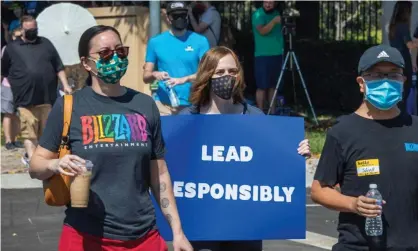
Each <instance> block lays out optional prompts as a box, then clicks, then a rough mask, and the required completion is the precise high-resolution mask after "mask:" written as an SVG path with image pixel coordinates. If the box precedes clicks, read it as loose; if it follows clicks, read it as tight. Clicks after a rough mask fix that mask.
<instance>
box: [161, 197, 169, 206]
mask: <svg viewBox="0 0 418 251" xmlns="http://www.w3.org/2000/svg"><path fill="white" fill-rule="evenodd" d="M169 205H170V201H169V200H168V199H167V198H163V199H162V200H161V206H162V207H163V208H167V207H168V206H169Z"/></svg>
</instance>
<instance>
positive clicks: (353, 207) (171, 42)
mask: <svg viewBox="0 0 418 251" xmlns="http://www.w3.org/2000/svg"><path fill="white" fill-rule="evenodd" d="M275 5H276V3H275V2H274V1H267V0H266V1H264V2H263V5H262V7H260V8H259V9H258V10H256V11H255V12H254V14H253V18H252V20H253V29H254V39H255V54H254V57H255V61H256V64H255V69H254V71H255V72H256V76H257V78H256V85H257V93H256V103H257V107H255V106H252V105H250V104H248V103H247V102H246V100H245V98H244V90H245V83H244V77H243V70H242V66H241V65H240V62H239V60H238V56H237V55H236V54H235V53H234V51H233V50H231V49H230V48H228V47H225V46H220V44H221V40H222V33H223V32H222V25H221V18H220V15H219V13H218V11H217V10H216V8H214V7H213V6H212V5H211V4H210V2H208V1H197V2H193V3H192V4H190V5H188V4H186V3H185V2H182V1H173V2H169V3H168V4H167V6H166V14H167V15H166V16H167V22H168V24H169V26H170V28H169V30H167V31H165V32H163V33H161V34H158V35H156V36H154V37H152V38H151V39H150V40H149V42H148V45H147V51H146V56H145V64H144V66H143V68H144V73H143V80H144V82H145V83H147V84H149V85H150V87H151V90H152V95H151V96H148V95H145V94H142V93H139V92H137V91H134V90H132V89H129V88H126V87H124V86H122V85H121V84H120V80H121V79H122V78H123V76H124V75H125V73H126V71H127V69H128V67H129V59H130V58H129V45H126V44H123V42H122V40H121V36H120V34H119V32H118V30H116V29H115V28H113V27H110V26H104V25H97V26H94V27H91V28H89V29H88V30H86V31H85V32H84V33H83V35H82V36H81V38H80V41H79V44H78V53H79V57H80V61H81V64H80V67H82V68H83V70H85V71H86V74H88V79H87V82H86V84H85V86H83V87H82V88H80V89H79V90H73V89H72V87H71V86H70V85H69V84H68V80H67V74H66V71H65V69H64V65H63V64H62V62H61V59H60V57H59V54H58V52H57V51H56V49H55V48H54V46H53V45H52V43H51V42H50V41H49V40H48V39H46V38H44V37H40V36H38V34H37V23H36V20H35V18H34V17H33V16H29V15H21V12H19V11H16V12H15V15H16V16H18V14H19V19H18V20H19V21H18V25H17V26H16V27H15V26H14V25H11V26H12V30H10V24H9V27H4V28H7V30H9V31H10V36H9V37H8V38H7V40H8V44H7V45H6V46H5V47H3V48H2V72H1V74H2V88H1V91H2V115H3V121H4V122H3V125H4V126H3V127H4V132H5V138H6V145H5V146H6V149H9V150H11V149H13V148H17V147H23V146H24V147H25V149H26V154H25V156H23V158H22V160H23V161H24V163H25V164H26V165H27V166H28V167H29V173H30V175H31V177H32V178H36V179H39V180H46V179H49V178H50V177H51V176H53V175H54V174H57V173H61V174H65V175H70V176H74V175H78V174H79V173H80V172H81V171H82V167H83V165H84V164H85V163H86V160H89V161H91V162H93V163H94V166H95V167H98V168H94V169H93V174H92V181H91V187H90V189H91V193H90V199H89V205H88V207H87V208H82V209H80V208H72V207H71V206H68V209H67V210H66V212H65V213H66V216H65V220H64V226H63V230H62V234H61V239H60V244H59V250H60V251H66V250H68V251H69V250H79V251H82V250H89V251H90V250H92V251H95V250H118V249H116V247H122V248H124V250H149V251H154V250H155V251H163V250H167V246H166V244H165V242H164V240H163V239H162V237H161V236H160V234H159V232H158V230H157V227H156V218H155V208H154V206H153V204H152V200H151V197H150V193H149V190H150V189H151V191H152V194H153V195H154V196H155V198H156V200H157V202H158V204H159V206H160V210H161V211H162V212H163V214H164V216H165V218H166V220H167V221H168V222H169V224H170V226H171V228H172V231H173V246H174V248H175V251H180V250H183V251H189V250H212V251H223V250H228V251H230V250H233V251H234V250H237V251H238V250H240V251H247V250H248V251H253V250H254V251H261V250H262V241H210V242H189V241H188V239H187V237H186V236H185V234H184V232H183V230H182V226H181V220H180V217H179V214H178V211H177V206H176V203H175V198H174V195H173V188H172V183H171V179H170V174H169V171H168V170H169V169H168V167H167V163H166V161H165V159H164V154H165V151H166V149H165V143H164V139H163V137H162V132H161V119H160V116H167V115H171V116H173V115H178V116H184V115H193V114H205V115H210V114H218V115H219V114H242V115H254V116H256V115H258V116H262V115H264V111H265V108H266V107H265V105H266V103H267V102H268V101H269V100H271V98H272V94H273V91H274V87H275V85H276V83H277V80H278V75H279V72H278V71H279V70H278V69H280V68H281V67H278V66H280V64H281V62H282V60H283V58H282V55H283V47H284V46H283V45H284V39H283V34H282V24H281V22H282V20H281V17H280V13H279V12H278V11H277V10H276V8H275V7H276V6H275ZM26 14H27V13H26ZM410 16H411V4H408V3H404V2H398V3H397V4H396V6H395V10H394V14H393V18H392V22H391V28H390V39H391V45H392V46H393V47H391V46H387V45H379V46H374V47H372V48H370V49H368V50H367V51H365V52H364V54H363V56H362V57H361V58H360V61H359V65H358V77H357V78H356V79H355V81H357V83H358V84H359V90H360V92H362V93H363V94H364V101H363V103H362V104H361V106H360V107H359V108H358V110H357V111H355V112H354V113H353V114H350V115H347V116H343V117H341V118H339V120H338V123H337V124H336V125H335V126H333V127H332V128H330V129H329V130H328V133H327V138H326V142H325V146H324V149H323V152H322V155H321V158H320V161H319V165H318V168H317V171H316V174H315V181H314V182H313V184H312V198H313V200H314V201H316V202H318V203H320V204H321V205H324V206H325V207H328V208H331V209H334V210H337V211H340V212H341V213H340V217H339V223H338V224H339V226H338V231H339V233H340V236H339V241H338V243H337V244H336V245H335V247H334V249H333V250H369V248H370V247H372V248H371V249H370V250H405V251H407V250H418V242H417V240H418V239H417V238H416V236H418V218H417V212H418V206H417V205H418V183H417V182H416V180H418V169H417V163H418V133H417V132H418V118H417V117H415V116H411V115H409V114H408V113H407V112H406V111H405V109H406V108H405V105H404V102H403V101H404V100H405V99H406V98H407V96H406V95H408V93H409V89H410V88H411V79H412V72H414V71H415V72H416V58H413V57H414V56H415V57H416V54H412V55H413V56H412V57H411V53H410V50H413V51H415V53H416V48H417V47H418V40H413V39H412V38H411V37H410V35H409V34H410V33H409V26H408V24H410V19H411V18H410ZM417 33H418V32H417ZM416 35H417V36H418V34H416ZM131 60H132V59H131ZM414 62H415V63H414ZM58 79H59V80H60V81H61V83H62V84H63V90H64V91H65V92H66V93H67V94H71V95H72V96H73V98H74V103H73V109H72V120H71V124H70V130H69V136H68V138H66V140H68V144H69V145H70V146H71V154H70V155H66V156H65V157H63V158H61V159H59V158H58V150H59V148H60V145H61V144H62V143H63V139H62V131H63V123H64V122H63V119H62V118H63V116H64V103H63V98H62V97H57V91H56V90H57V83H58ZM353 81H354V80H353ZM112 121H116V122H115V123H113V122H112ZM214 130H216V129H215V128H214ZM18 134H21V138H22V139H23V140H24V141H23V143H21V142H19V141H16V138H17V135H18ZM126 142H129V143H130V144H127V146H124V147H123V148H118V147H117V143H126ZM295 150H296V151H297V152H298V154H300V155H302V156H305V157H309V156H310V154H311V152H310V146H309V141H308V140H303V141H302V142H300V145H299V147H298V149H295ZM369 160H371V161H370V162H371V163H373V165H370V166H366V167H367V168H369V169H368V170H369V171H367V170H366V171H364V170H363V169H364V166H359V161H360V162H361V161H363V162H364V161H366V162H367V161H369ZM376 163H377V164H376ZM370 170H371V171H370ZM373 182H374V183H377V184H379V190H381V192H382V195H383V198H384V200H385V201H384V203H383V204H382V205H380V204H379V202H378V201H376V200H373V199H369V198H366V197H365V196H364V195H365V193H366V192H367V190H368V186H369V184H370V183H373ZM337 186H338V187H339V188H340V190H341V191H340V192H339V191H337V190H336V189H335V187H337ZM122 205H123V206H122ZM379 214H382V215H383V219H384V222H385V232H384V236H383V237H384V238H385V240H384V241H382V242H377V244H376V243H372V241H371V240H369V238H368V237H367V236H366V234H365V232H364V222H365V218H366V217H375V216H376V215H379ZM382 243H383V244H382Z"/></svg>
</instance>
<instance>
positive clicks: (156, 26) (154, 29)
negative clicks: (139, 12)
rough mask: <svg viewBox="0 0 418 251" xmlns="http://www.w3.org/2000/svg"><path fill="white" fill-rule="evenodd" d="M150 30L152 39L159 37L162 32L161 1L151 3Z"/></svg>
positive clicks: (154, 0)
mask: <svg viewBox="0 0 418 251" xmlns="http://www.w3.org/2000/svg"><path fill="white" fill-rule="evenodd" d="M149 14H150V18H149V30H150V34H149V35H150V37H153V36H155V35H158V34H159V33H160V31H161V5H160V1H159V0H152V1H150V2H149Z"/></svg>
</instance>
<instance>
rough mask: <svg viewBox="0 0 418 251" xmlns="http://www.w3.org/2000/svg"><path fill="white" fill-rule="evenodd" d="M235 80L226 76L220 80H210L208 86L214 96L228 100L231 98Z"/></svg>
mask: <svg viewBox="0 0 418 251" xmlns="http://www.w3.org/2000/svg"><path fill="white" fill-rule="evenodd" d="M236 80H237V78H236V77H234V76H230V75H226V76H223V77H220V78H212V79H211V81H210V85H211V88H212V91H213V93H215V95H216V96H218V97H220V98H221V99H225V100H228V99H230V98H231V97H232V90H233V89H234V86H235V82H236Z"/></svg>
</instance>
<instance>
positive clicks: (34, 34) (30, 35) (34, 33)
mask: <svg viewBox="0 0 418 251" xmlns="http://www.w3.org/2000/svg"><path fill="white" fill-rule="evenodd" d="M25 38H26V39H27V40H28V41H34V40H36V39H37V38H38V29H36V28H34V29H29V30H26V31H25Z"/></svg>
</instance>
